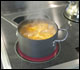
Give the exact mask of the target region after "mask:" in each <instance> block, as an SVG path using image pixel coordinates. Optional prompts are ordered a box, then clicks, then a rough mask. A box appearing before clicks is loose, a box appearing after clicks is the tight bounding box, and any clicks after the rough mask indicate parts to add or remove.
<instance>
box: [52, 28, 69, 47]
mask: <svg viewBox="0 0 80 70" xmlns="http://www.w3.org/2000/svg"><path fill="white" fill-rule="evenodd" d="M58 31H62V32H64V31H65V32H66V36H65V37H64V38H63V39H61V40H54V41H53V46H55V42H62V41H64V40H66V39H67V37H68V31H67V29H59V30H58Z"/></svg>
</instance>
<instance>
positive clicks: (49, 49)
mask: <svg viewBox="0 0 80 70" xmlns="http://www.w3.org/2000/svg"><path fill="white" fill-rule="evenodd" d="M29 21H34V20H26V21H22V22H21V23H20V24H19V26H18V30H17V37H18V42H19V48H20V50H21V51H22V52H23V53H24V54H25V55H27V56H30V57H33V58H42V57H46V56H49V55H50V54H52V53H53V51H54V50H55V48H56V46H55V45H56V42H60V41H64V40H65V39H66V38H67V36H68V32H67V30H66V29H58V26H57V25H56V23H52V22H51V21H48V20H41V21H47V22H48V23H49V24H53V26H54V27H55V29H56V34H55V35H54V36H53V37H51V38H49V39H46V40H31V39H28V38H25V37H23V36H22V35H21V34H20V33H19V29H20V28H21V26H22V25H24V24H25V23H24V22H26V24H27V23H28V22H29ZM58 31H66V36H65V38H64V39H62V40H57V39H58Z"/></svg>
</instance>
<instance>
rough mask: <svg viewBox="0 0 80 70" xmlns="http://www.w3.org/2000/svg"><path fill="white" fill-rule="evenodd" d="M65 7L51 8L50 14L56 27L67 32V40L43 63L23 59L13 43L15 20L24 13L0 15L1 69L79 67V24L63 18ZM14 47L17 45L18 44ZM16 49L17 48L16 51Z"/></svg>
mask: <svg viewBox="0 0 80 70" xmlns="http://www.w3.org/2000/svg"><path fill="white" fill-rule="evenodd" d="M65 7H66V6H65V5H64V6H59V7H56V8H52V14H53V15H54V17H53V18H54V21H55V23H56V24H57V25H58V27H59V28H65V29H67V30H68V33H69V35H68V38H67V39H66V40H65V41H63V42H59V43H58V45H59V46H58V48H59V49H58V50H59V51H58V53H57V55H56V56H55V57H54V56H53V57H51V58H50V59H49V60H47V61H43V62H33V61H30V60H28V59H27V60H26V59H24V57H22V56H21V55H20V50H19V48H18V47H17V46H15V43H16V42H17V37H16V30H17V26H18V24H17V23H19V22H16V20H15V18H16V17H19V16H24V15H25V13H26V12H25V11H23V12H19V13H12V14H8V15H4V14H1V39H2V40H1V41H3V42H1V43H2V44H1V59H2V64H3V68H6V66H7V67H8V68H12V69H47V68H49V69H50V68H53V69H54V68H55V69H57V68H58V67H59V69H60V68H62V69H63V68H64V67H65V68H70V67H71V68H75V67H76V66H79V24H75V22H71V21H69V20H67V19H65V18H64V16H63V12H64V10H65ZM48 9H50V8H48ZM22 20H23V19H22ZM62 36H64V34H62ZM16 45H18V43H17V44H16ZM16 48H18V50H17V49H16ZM3 52H4V53H3ZM3 55H4V56H5V58H6V59H4V60H5V62H6V66H5V62H4V60H3V57H4V56H3ZM76 61H77V62H76ZM66 63H67V64H66ZM62 64H63V65H62Z"/></svg>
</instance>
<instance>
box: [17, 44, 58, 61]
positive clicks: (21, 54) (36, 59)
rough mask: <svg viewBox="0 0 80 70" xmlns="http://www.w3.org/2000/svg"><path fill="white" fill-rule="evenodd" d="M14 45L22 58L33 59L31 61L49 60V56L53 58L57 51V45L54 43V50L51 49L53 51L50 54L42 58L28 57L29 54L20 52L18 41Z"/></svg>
mask: <svg viewBox="0 0 80 70" xmlns="http://www.w3.org/2000/svg"><path fill="white" fill-rule="evenodd" d="M16 46H17V52H18V54H19V55H20V56H21V57H22V58H24V59H26V60H29V61H33V62H43V61H48V60H50V59H51V58H54V57H55V56H56V55H57V53H58V45H56V49H55V51H53V53H52V54H51V55H50V56H47V57H43V58H33V57H29V56H27V55H25V54H23V53H22V52H21V50H20V48H19V43H17V45H16Z"/></svg>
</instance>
